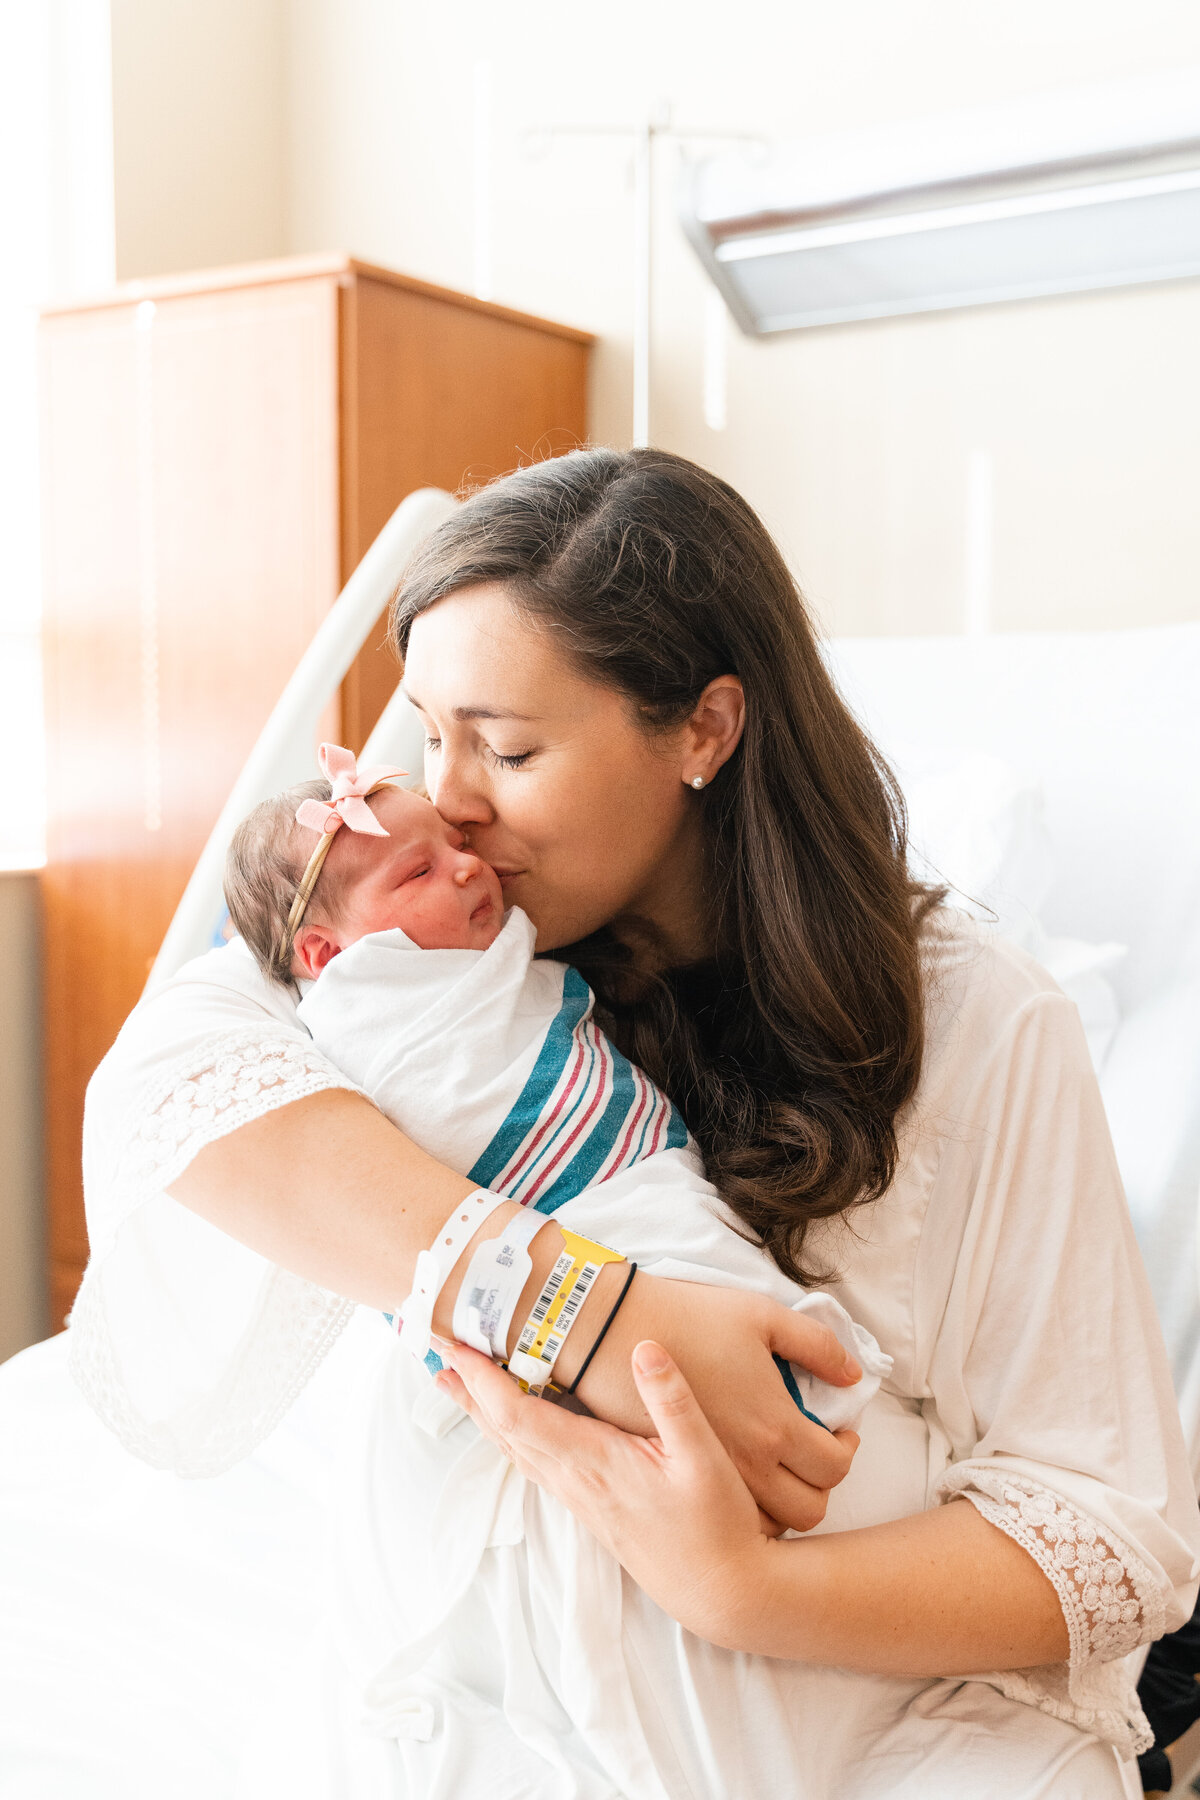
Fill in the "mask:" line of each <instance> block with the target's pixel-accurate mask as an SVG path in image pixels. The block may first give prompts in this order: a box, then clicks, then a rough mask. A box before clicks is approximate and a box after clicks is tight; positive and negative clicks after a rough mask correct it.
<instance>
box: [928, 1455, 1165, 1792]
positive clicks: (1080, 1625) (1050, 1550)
mask: <svg viewBox="0 0 1200 1800" xmlns="http://www.w3.org/2000/svg"><path fill="white" fill-rule="evenodd" d="M956 1494H963V1495H965V1497H966V1498H967V1499H968V1500H970V1501H971V1502H972V1503H973V1504H974V1505H975V1506H976V1507H977V1508H978V1510H979V1511H980V1512H981V1513H982V1514H983V1517H984V1518H985V1519H987V1520H988V1521H989V1522H990V1523H991V1524H993V1525H995V1526H997V1527H998V1529H999V1530H1001V1531H1003V1532H1004V1533H1005V1534H1006V1535H1007V1536H1008V1537H1010V1538H1012V1539H1013V1541H1014V1543H1017V1544H1020V1546H1021V1548H1022V1549H1023V1550H1026V1551H1028V1553H1029V1555H1030V1556H1032V1558H1033V1560H1034V1561H1035V1562H1036V1563H1037V1565H1038V1568H1039V1569H1041V1570H1042V1572H1043V1574H1044V1575H1046V1576H1047V1578H1048V1579H1049V1580H1050V1581H1051V1582H1053V1584H1054V1590H1055V1592H1056V1593H1057V1595H1058V1598H1059V1602H1060V1604H1061V1606H1062V1609H1063V1617H1064V1618H1065V1619H1066V1622H1067V1632H1068V1635H1069V1639H1070V1645H1071V1651H1070V1658H1069V1661H1067V1662H1062V1663H1046V1664H1044V1665H1042V1666H1041V1667H1039V1668H1033V1669H1008V1670H1002V1671H999V1672H997V1673H994V1674H989V1675H986V1676H983V1677H981V1679H983V1680H986V1681H989V1682H992V1683H994V1685H995V1686H997V1687H998V1688H999V1689H1000V1690H1001V1692H1002V1693H1005V1694H1007V1695H1008V1696H1009V1698H1010V1699H1013V1700H1022V1701H1024V1702H1025V1703H1026V1704H1027V1705H1029V1706H1036V1707H1037V1708H1038V1709H1039V1710H1040V1711H1041V1712H1045V1713H1049V1714H1051V1716H1052V1717H1054V1718H1056V1719H1066V1720H1068V1721H1069V1722H1070V1723H1071V1724H1073V1725H1078V1726H1080V1727H1082V1729H1083V1730H1085V1731H1090V1732H1092V1733H1093V1734H1094V1735H1095V1736H1096V1737H1101V1738H1105V1739H1107V1740H1108V1742H1109V1743H1111V1744H1114V1745H1115V1746H1116V1748H1117V1749H1118V1751H1119V1752H1120V1753H1121V1755H1122V1756H1124V1757H1131V1756H1137V1755H1139V1754H1140V1753H1141V1752H1142V1751H1143V1750H1147V1749H1149V1747H1150V1745H1151V1744H1152V1743H1153V1741H1154V1738H1153V1733H1152V1732H1151V1730H1150V1727H1149V1724H1148V1723H1147V1720H1146V1715H1145V1713H1144V1712H1143V1711H1142V1708H1141V1704H1140V1702H1139V1700H1138V1697H1137V1676H1136V1673H1135V1672H1134V1670H1133V1669H1132V1668H1131V1667H1130V1665H1129V1663H1128V1661H1127V1660H1126V1659H1127V1658H1128V1657H1129V1656H1130V1655H1131V1654H1132V1652H1133V1651H1135V1650H1136V1649H1137V1648H1138V1647H1139V1646H1140V1645H1142V1644H1147V1643H1150V1642H1152V1641H1153V1639H1155V1638H1157V1637H1161V1636H1162V1633H1163V1629H1164V1626H1165V1606H1164V1602H1163V1597H1162V1594H1161V1592H1160V1589H1159V1585H1158V1583H1157V1582H1156V1581H1155V1579H1154V1576H1153V1574H1152V1573H1151V1571H1150V1569H1149V1568H1148V1566H1147V1565H1146V1563H1145V1562H1144V1561H1143V1560H1142V1558H1141V1557H1140V1556H1139V1555H1138V1554H1137V1552H1136V1551H1135V1550H1133V1549H1132V1548H1131V1547H1130V1545H1128V1544H1127V1543H1125V1542H1124V1541H1123V1540H1122V1539H1120V1538H1119V1537H1118V1536H1117V1534H1116V1533H1115V1532H1114V1531H1113V1530H1112V1529H1111V1527H1109V1526H1107V1525H1101V1524H1099V1523H1098V1522H1097V1521H1096V1520H1095V1519H1093V1518H1091V1517H1090V1516H1089V1515H1088V1514H1087V1513H1085V1512H1082V1511H1081V1510H1080V1509H1079V1508H1077V1507H1076V1506H1074V1505H1072V1503H1071V1502H1070V1501H1069V1500H1066V1499H1064V1497H1063V1496H1062V1495H1061V1494H1057V1493H1055V1492H1054V1491H1053V1489H1051V1488H1047V1487H1043V1486H1042V1485H1041V1483H1039V1482H1036V1481H1033V1480H1031V1479H1030V1478H1029V1477H1028V1476H1026V1475H1018V1474H1015V1473H1013V1472H1011V1471H1008V1470H1004V1469H1002V1468H999V1467H997V1466H996V1465H995V1464H992V1465H990V1466H989V1465H984V1464H981V1463H966V1464H960V1465H958V1466H956V1467H955V1468H953V1469H950V1470H948V1471H947V1472H946V1474H945V1475H944V1476H943V1477H942V1479H941V1481H940V1482H939V1483H938V1498H939V1499H942V1500H946V1499H950V1498H952V1497H953V1496H954V1495H956Z"/></svg>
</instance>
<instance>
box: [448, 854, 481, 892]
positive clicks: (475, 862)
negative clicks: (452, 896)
mask: <svg viewBox="0 0 1200 1800" xmlns="http://www.w3.org/2000/svg"><path fill="white" fill-rule="evenodd" d="M478 866H479V858H478V857H477V856H472V857H470V858H469V859H468V860H467V861H465V862H460V863H459V865H458V867H457V869H455V871H454V879H455V881H456V882H457V883H458V885H459V887H466V885H467V883H468V881H470V879H471V877H472V875H473V874H474V873H475V870H476V868H477V867H478Z"/></svg>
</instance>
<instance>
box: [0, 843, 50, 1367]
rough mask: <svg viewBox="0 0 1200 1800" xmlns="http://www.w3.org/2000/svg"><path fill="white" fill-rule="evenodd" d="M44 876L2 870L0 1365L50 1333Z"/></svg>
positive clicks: (0, 929)
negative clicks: (40, 905) (41, 1025)
mask: <svg viewBox="0 0 1200 1800" xmlns="http://www.w3.org/2000/svg"><path fill="white" fill-rule="evenodd" d="M37 898H38V878H37V876H36V875H34V874H29V873H24V872H22V873H19V874H14V873H11V872H6V871H0V943H2V944H3V945H4V950H5V959H4V960H5V969H4V980H3V982H0V1120H3V1130H2V1131H0V1362H2V1361H3V1360H4V1358H5V1357H6V1356H12V1355H13V1353H14V1352H15V1351H17V1350H22V1349H24V1347H25V1345H26V1344H32V1343H36V1342H37V1340H38V1339H39V1338H40V1337H42V1336H43V1335H44V1333H45V1331H46V1325H47V1313H46V1277H45V1239H44V1231H45V1226H44V1222H43V1219H42V1120H41V1040H40V1032H39V1029H38V1022H39V1018H40V1000H39V972H38V971H39V943H38V911H37Z"/></svg>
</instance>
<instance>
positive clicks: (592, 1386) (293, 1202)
mask: <svg viewBox="0 0 1200 1800" xmlns="http://www.w3.org/2000/svg"><path fill="white" fill-rule="evenodd" d="M171 1192H172V1193H173V1195H174V1197H175V1198H176V1199H177V1200H179V1201H180V1202H181V1203H182V1204H183V1205H184V1206H187V1207H189V1208H190V1209H191V1210H192V1211H194V1212H197V1213H199V1214H201V1215H202V1216H203V1217H204V1218H206V1219H208V1220H209V1221H210V1223H211V1224H213V1225H216V1226H218V1227H219V1228H220V1229H221V1230H222V1231H225V1232H227V1233H228V1234H229V1236H231V1237H234V1238H237V1239H238V1240H239V1242H241V1243H244V1244H248V1245H249V1246H250V1248H251V1249H252V1250H257V1251H258V1252H259V1254H260V1255H262V1256H265V1257H267V1258H268V1260H270V1261H271V1262H276V1263H279V1264H280V1265H281V1266H282V1267H283V1268H286V1269H290V1270H292V1271H293V1272H294V1273H295V1274H297V1275H303V1276H305V1277H306V1278H307V1279H308V1280H310V1281H314V1282H317V1283H318V1284H319V1285H320V1286H321V1287H326V1288H331V1289H332V1290H333V1291H334V1292H335V1293H339V1294H345V1295H346V1297H347V1298H348V1299H351V1300H357V1301H359V1302H361V1303H362V1304H363V1305H366V1306H376V1307H379V1308H380V1309H381V1310H383V1311H392V1310H393V1309H394V1308H395V1307H396V1306H397V1305H398V1304H399V1303H400V1302H401V1301H402V1300H403V1299H404V1297H405V1295H406V1294H408V1293H409V1291H410V1290H411V1288H412V1283H413V1272H414V1267H415V1264H416V1259H417V1257H418V1256H419V1254H420V1253H421V1251H422V1250H423V1249H425V1248H426V1247H427V1246H428V1245H429V1244H430V1243H431V1242H432V1240H433V1237H434V1235H435V1233H436V1232H437V1230H438V1229H439V1227H440V1226H441V1225H442V1224H443V1222H444V1221H445V1220H446V1218H447V1217H448V1216H449V1214H450V1212H451V1210H452V1209H453V1207H454V1205H455V1202H456V1201H458V1200H461V1199H463V1198H464V1197H465V1196H466V1195H467V1194H470V1193H473V1192H474V1184H473V1183H472V1182H470V1181H469V1180H467V1179H466V1177H465V1176H462V1175H457V1174H455V1172H454V1170H453V1169H450V1168H447V1167H446V1165H445V1164H444V1163H440V1162H438V1160H437V1159H436V1157H433V1156H430V1155H429V1154H428V1153H427V1152H426V1151H424V1150H422V1149H421V1148H420V1147H419V1146H418V1145H417V1144H414V1143H413V1141H412V1139H411V1138H408V1137H406V1136H405V1134H404V1133H403V1132H402V1131H399V1130H397V1128H396V1127H395V1126H394V1125H392V1124H391V1123H390V1121H389V1120H388V1119H386V1118H385V1117H384V1115H383V1114H382V1113H381V1112H380V1111H379V1110H378V1109H377V1108H376V1107H374V1106H373V1105H372V1104H371V1103H370V1101H368V1100H364V1099H363V1098H362V1096H361V1095H358V1094H352V1093H349V1092H347V1091H346V1090H345V1089H342V1088H332V1089H327V1090H325V1091H323V1092H321V1093H318V1094H312V1095H310V1096H308V1098H306V1099H304V1100H298V1101H295V1102H293V1103H292V1104H291V1105H289V1106H282V1107H279V1108H278V1109H277V1110H276V1111H275V1112H271V1113H267V1114H265V1115H263V1116H262V1117H261V1118H258V1119H254V1120H252V1121H250V1122H249V1123H248V1124H246V1125H243V1126H242V1127H241V1128H240V1129H239V1130H237V1131H234V1132H230V1133H229V1134H228V1135H227V1136H225V1137H222V1138H218V1139H217V1140H216V1141H215V1142H214V1143H211V1144H208V1145H206V1146H205V1148H204V1149H202V1150H200V1151H199V1152H198V1153H197V1155H196V1156H195V1157H194V1158H193V1160H192V1161H191V1163H189V1165H188V1167H187V1168H186V1169H185V1170H184V1172H183V1174H182V1175H180V1176H179V1177H178V1179H177V1180H176V1181H175V1182H174V1183H173V1184H172V1189H171ZM509 1210H511V1211H514V1212H515V1211H517V1210H519V1209H518V1206H517V1203H516V1202H513V1204H512V1207H511V1209H505V1208H500V1209H498V1210H497V1212H496V1213H494V1214H493V1215H492V1216H491V1218H490V1219H488V1220H485V1222H484V1224H483V1225H482V1226H481V1227H480V1230H479V1232H478V1233H477V1234H476V1237H475V1238H473V1239H472V1240H471V1243H470V1244H469V1245H468V1246H467V1248H466V1250H464V1252H463V1254H462V1256H461V1257H460V1259H459V1261H458V1263H457V1264H456V1266H455V1268H454V1270H453V1271H452V1273H451V1275H450V1277H449V1279H448V1280H447V1282H446V1284H445V1286H444V1287H443V1289H442V1292H441V1294H440V1296H439V1299H438V1305H437V1308H436V1310H435V1313H434V1329H435V1331H437V1332H438V1333H439V1335H441V1336H443V1337H446V1338H449V1337H451V1336H452V1335H453V1325H452V1319H453V1311H454V1301H455V1298H456V1296H457V1293H458V1288H459V1284H460V1282H461V1280H462V1278H463V1276H464V1275H465V1273H466V1269H467V1266H468V1264H469V1262H470V1260H471V1256H472V1254H473V1251H474V1247H475V1244H476V1242H482V1241H483V1240H484V1239H485V1238H488V1237H491V1236H493V1235H494V1234H495V1233H496V1232H497V1231H499V1230H500V1228H501V1225H502V1224H503V1220H504V1218H505V1216H506V1214H507V1211H509ZM614 1247H615V1248H619V1246H614ZM561 1249H562V1236H561V1233H560V1232H559V1230H558V1227H557V1226H556V1225H555V1224H554V1222H553V1220H547V1223H546V1228H545V1229H544V1230H542V1231H540V1232H539V1233H538V1234H537V1236H536V1237H535V1239H534V1240H533V1243H532V1244H531V1245H530V1252H529V1253H530V1260H531V1263H532V1273H531V1274H530V1276H529V1279H528V1281H527V1283H526V1286H525V1289H524V1290H523V1293H522V1296H521V1302H520V1304H519V1305H518V1307H517V1310H516V1312H515V1314H514V1316H513V1323H512V1326H511V1329H510V1333H509V1349H510V1351H511V1350H512V1349H513V1348H514V1347H515V1343H516V1338H517V1336H518V1334H519V1332H520V1329H521V1326H522V1325H523V1323H524V1321H525V1319H526V1317H527V1316H528V1313H529V1310H530V1308H531V1307H532V1305H533V1303H534V1301H535V1300H536V1298H537V1295H538V1294H539V1293H540V1291H541V1288H542V1285H543V1283H544V1281H545V1279H546V1277H547V1275H548V1274H549V1272H550V1270H551V1268H552V1267H553V1265H554V1260H555V1258H556V1257H557V1255H558V1253H559V1251H560V1250H561ZM623 1280H624V1271H623V1270H622V1269H621V1266H620V1265H619V1264H618V1265H610V1266H606V1267H605V1268H604V1269H603V1270H602V1271H601V1274H600V1276H599V1278H598V1279H597V1281H596V1283H595V1286H594V1288H593V1291H592V1293H591V1294H590V1295H589V1297H588V1300H587V1303H586V1304H585V1306H584V1308H583V1310H582V1312H581V1314H580V1317H579V1319H578V1321H577V1323H576V1325H575V1328H574V1330H573V1331H572V1332H571V1334H570V1336H569V1337H568V1339H567V1343H566V1345H565V1347H564V1349H563V1352H562V1356H561V1358H560V1362H559V1365H558V1368H557V1371H556V1375H557V1378H558V1379H559V1380H560V1381H561V1382H563V1383H569V1382H571V1381H572V1380H573V1379H574V1377H575V1375H576V1374H577V1373H578V1371H579V1368H580V1367H581V1365H582V1363H583V1361H584V1358H585V1357H586V1356H587V1354H588V1351H589V1350H590V1349H591V1346H592V1342H593V1340H594V1339H595V1337H596V1336H597V1334H598V1332H599V1330H600V1327H601V1325H602V1324H603V1323H604V1321H605V1319H606V1318H607V1316H608V1312H609V1309H610V1307H611V1305H612V1303H613V1301H614V1300H615V1299H616V1296H617V1294H618V1293H619V1291H620V1288H621V1285H622V1283H623ZM648 1285H649V1286H653V1287H657V1288H662V1287H664V1286H669V1285H670V1284H666V1283H662V1282H653V1281H652V1280H651V1278H650V1277H648V1276H647V1277H642V1278H641V1280H640V1285H639V1288H638V1292H637V1293H636V1295H634V1294H631V1295H630V1297H629V1300H628V1302H627V1303H626V1304H625V1305H624V1306H623V1307H622V1309H621V1310H622V1313H623V1314H626V1315H627V1318H628V1322H629V1324H630V1325H632V1324H633V1323H634V1322H635V1321H636V1320H638V1319H639V1318H641V1316H642V1315H643V1314H644V1313H645V1312H646V1294H647V1287H648ZM635 1302H636V1304H635ZM652 1310H653V1311H654V1314H655V1317H656V1318H657V1319H658V1321H659V1323H660V1325H665V1326H666V1327H667V1335H668V1336H669V1338H670V1339H671V1342H672V1344H673V1346H675V1347H678V1348H680V1349H681V1350H682V1349H683V1348H684V1347H685V1342H686V1338H687V1336H688V1335H689V1332H688V1329H687V1327H686V1325H685V1326H684V1327H683V1329H682V1330H681V1329H680V1325H679V1322H678V1321H677V1320H675V1321H674V1322H670V1321H668V1320H667V1319H665V1318H663V1316H662V1311H663V1309H662V1308H658V1309H652ZM617 1323H618V1324H621V1325H622V1332H621V1333H618V1331H617V1330H616V1329H614V1331H613V1333H612V1334H611V1335H612V1350H611V1351H610V1348H609V1345H608V1342H607V1340H606V1342H605V1345H604V1346H603V1348H602V1354H601V1355H600V1356H598V1357H597V1358H596V1359H595V1360H594V1361H593V1363H592V1365H591V1367H590V1368H589V1370H588V1375H587V1380H586V1383H585V1384H584V1390H583V1392H584V1394H585V1395H586V1399H587V1402H588V1405H589V1406H590V1407H591V1409H592V1410H593V1411H594V1412H597V1413H599V1414H601V1416H603V1417H604V1418H607V1419H609V1420H610V1421H611V1422H612V1423H613V1424H618V1425H621V1426H623V1427H624V1428H625V1429H626V1430H632V1431H639V1432H643V1433H644V1432H647V1431H649V1429H650V1421H649V1418H648V1416H647V1413H646V1410H645V1408H644V1407H643V1406H642V1403H641V1401H640V1399H639V1398H638V1393H637V1389H636V1387H635V1386H634V1384H633V1381H632V1380H631V1378H630V1375H629V1356H628V1351H627V1348H626V1346H625V1333H626V1330H627V1327H626V1326H625V1323H624V1321H622V1320H621V1319H620V1318H619V1319H618V1321H617ZM692 1335H695V1332H694V1330H693V1332H692ZM681 1339H682V1340H684V1341H683V1342H681ZM630 1341H631V1342H634V1341H636V1338H635V1339H632V1340H630Z"/></svg>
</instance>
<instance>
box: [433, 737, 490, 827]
mask: <svg viewBox="0 0 1200 1800" xmlns="http://www.w3.org/2000/svg"><path fill="white" fill-rule="evenodd" d="M430 776H432V777H433V779H432V780H431V779H430ZM426 786H427V788H428V790H429V798H430V799H431V800H432V801H433V804H434V805H435V806H436V807H437V809H438V811H439V812H440V813H441V815H442V817H443V819H448V820H449V822H450V823H451V824H452V825H458V826H460V827H464V826H467V825H490V824H491V821H492V809H491V806H490V804H489V802H488V798H487V795H486V794H485V793H484V792H483V790H482V788H481V787H480V785H479V783H478V782H477V781H473V780H472V779H471V773H470V770H469V768H467V767H466V765H465V764H464V763H463V761H462V760H461V759H460V758H458V757H451V756H447V755H446V754H445V753H444V752H443V754H442V755H441V756H440V757H439V758H438V759H437V767H436V768H435V769H429V770H427V774H426Z"/></svg>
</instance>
